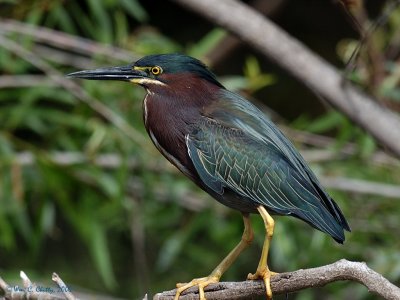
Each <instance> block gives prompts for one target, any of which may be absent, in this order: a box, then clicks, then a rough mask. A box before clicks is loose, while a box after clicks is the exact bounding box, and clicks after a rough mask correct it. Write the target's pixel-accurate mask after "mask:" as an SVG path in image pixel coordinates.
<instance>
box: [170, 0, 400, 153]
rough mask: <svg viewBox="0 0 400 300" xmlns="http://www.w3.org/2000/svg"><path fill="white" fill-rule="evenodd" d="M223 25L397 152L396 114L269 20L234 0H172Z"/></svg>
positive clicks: (399, 121)
mask: <svg viewBox="0 0 400 300" xmlns="http://www.w3.org/2000/svg"><path fill="white" fill-rule="evenodd" d="M173 1H175V2H177V3H179V4H181V5H182V6H185V7H187V8H189V9H191V10H193V11H195V12H197V13H198V14H200V15H202V16H204V17H206V18H208V19H209V20H211V21H212V22H213V23H215V24H218V25H219V26H221V27H224V28H226V29H227V30H229V31H231V32H232V33H233V34H235V35H237V36H238V37H239V38H241V39H242V40H243V41H245V42H246V43H248V44H249V45H250V46H252V47H253V48H255V49H257V50H259V51H260V52H261V53H262V54H264V55H265V56H267V57H268V58H269V59H271V60H273V61H275V63H276V64H277V65H279V66H280V67H282V68H283V69H285V70H287V71H288V72H289V73H290V74H292V75H293V76H294V77H296V78H297V79H298V80H300V81H301V82H303V83H304V84H305V85H306V86H308V87H309V88H310V89H311V90H313V91H314V92H315V93H316V94H318V95H320V96H322V97H323V98H324V99H326V100H327V101H328V102H329V103H330V104H332V105H333V106H335V107H336V108H337V109H339V110H340V111H342V112H343V113H345V114H346V115H347V116H348V117H349V118H350V119H352V120H353V121H354V122H355V123H357V124H358V125H359V126H361V127H362V128H364V129H365V130H366V131H368V132H369V133H370V134H371V135H372V136H374V137H375V138H376V139H377V140H378V141H379V142H380V143H381V144H382V145H383V146H385V147H387V148H388V149H389V150H391V151H392V152H393V153H395V154H396V155H397V156H398V157H400V130H394V128H400V118H399V116H398V115H396V114H395V113H393V112H392V111H390V110H388V109H387V108H385V107H383V106H381V105H379V104H378V103H377V102H376V101H375V100H374V99H373V98H372V97H370V96H368V95H366V94H364V93H362V92H361V91H360V90H358V89H357V88H355V87H354V86H352V85H351V84H350V83H349V82H347V81H346V80H345V79H344V78H343V76H342V75H341V73H340V72H339V71H338V70H337V69H336V68H334V67H333V66H332V65H330V64H329V63H327V62H326V61H324V60H323V59H322V58H320V57H319V56H317V55H316V54H314V53H312V52H311V51H310V50H309V49H308V48H307V47H305V46H304V45H303V44H302V43H301V42H299V41H298V40H296V39H295V38H293V37H291V36H290V35H289V34H288V33H286V32H285V31H283V30H282V29H280V28H279V27H277V26H276V25H275V24H273V23H272V22H271V21H270V20H268V19H267V18H265V17H264V16H262V15H261V14H260V13H258V12H257V11H255V10H253V9H251V8H250V7H248V6H247V5H245V4H242V3H240V2H238V1H235V0H219V1H214V0H202V1H198V0H173Z"/></svg>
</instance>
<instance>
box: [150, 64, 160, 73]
mask: <svg viewBox="0 0 400 300" xmlns="http://www.w3.org/2000/svg"><path fill="white" fill-rule="evenodd" d="M151 73H153V75H160V74H161V73H162V69H161V67H159V66H156V67H152V68H151Z"/></svg>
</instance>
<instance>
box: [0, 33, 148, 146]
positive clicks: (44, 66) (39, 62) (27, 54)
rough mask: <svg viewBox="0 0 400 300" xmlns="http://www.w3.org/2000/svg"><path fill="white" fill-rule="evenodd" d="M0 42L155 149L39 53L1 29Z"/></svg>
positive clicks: (133, 139)
mask: <svg viewBox="0 0 400 300" xmlns="http://www.w3.org/2000/svg"><path fill="white" fill-rule="evenodd" d="M0 43H1V45H2V47H3V48H5V49H8V50H9V51H10V52H13V53H15V54H16V55H18V56H20V57H21V58H22V59H24V60H25V61H27V62H29V63H31V64H32V65H33V66H35V67H36V68H38V69H39V70H41V71H42V72H43V73H45V74H46V75H47V76H48V77H49V78H50V80H52V81H53V82H54V83H55V84H57V85H59V86H62V87H63V88H65V89H66V90H68V91H69V92H70V93H71V94H73V95H75V97H76V98H77V99H79V100H80V101H82V102H84V103H86V104H87V105H88V106H89V107H90V108H92V109H93V110H94V111H95V112H97V113H98V114H100V115H101V116H103V117H104V118H105V119H107V120H108V121H109V122H110V123H112V124H113V125H114V126H115V127H117V128H119V129H120V130H121V131H122V132H123V133H124V134H126V135H127V136H128V137H129V138H130V139H131V140H132V141H133V142H135V143H138V144H140V145H142V146H143V147H144V148H147V151H149V152H151V151H154V150H153V148H150V147H149V143H148V142H147V140H145V139H144V137H143V135H142V134H140V133H138V131H137V130H136V129H135V128H133V127H132V126H131V125H130V124H129V123H128V122H127V121H126V120H124V119H123V118H122V117H121V116H120V115H119V114H117V113H115V112H114V111H112V110H111V109H110V108H109V107H108V106H106V105H104V104H103V103H102V102H100V101H98V100H97V99H95V98H93V97H91V96H90V95H89V94H88V93H87V92H86V91H85V90H84V89H82V88H81V87H80V86H79V85H78V84H77V83H75V82H74V81H72V80H69V79H67V78H65V76H64V74H62V73H61V72H59V71H58V70H56V69H55V68H54V67H52V66H51V65H50V64H49V63H47V62H46V61H45V60H43V59H42V58H40V57H39V56H38V55H36V54H35V53H33V52H32V51H29V50H28V49H26V48H24V47H22V46H20V45H19V44H18V43H17V42H14V41H13V40H11V39H9V38H7V37H6V36H5V35H3V34H1V30H0Z"/></svg>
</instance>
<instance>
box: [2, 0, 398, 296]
mask: <svg viewBox="0 0 400 300" xmlns="http://www.w3.org/2000/svg"><path fill="white" fill-rule="evenodd" d="M0 2H1V1H0ZM4 3H6V4H4ZM0 4H1V3H0ZM2 5H4V10H2V12H1V13H0V15H2V17H5V16H7V17H12V18H13V19H15V20H19V21H21V22H24V23H27V24H36V25H41V26H44V27H48V28H53V29H56V30H59V31H61V32H65V33H70V34H73V35H76V36H81V37H85V38H87V39H89V40H93V41H98V42H100V43H106V44H112V45H115V46H119V47H122V48H124V49H127V50H129V51H131V52H132V57H135V56H136V57H137V56H141V55H146V54H150V53H158V52H176V51H182V52H186V53H188V54H191V55H195V56H196V57H198V58H201V59H205V58H206V54H207V53H209V52H210V51H213V49H215V47H218V45H219V43H220V42H221V41H222V40H223V38H224V37H225V36H226V32H225V31H223V30H221V29H211V30H210V31H209V32H208V33H207V34H205V35H204V36H203V38H202V39H200V40H198V41H196V42H194V41H192V40H191V41H188V42H187V44H179V43H177V42H176V41H174V40H173V39H171V38H169V37H168V36H166V35H163V34H162V33H161V31H160V30H158V29H157V28H154V27H151V26H150V25H148V23H147V22H148V21H149V20H151V18H152V16H151V15H150V14H148V13H147V12H146V10H145V9H144V8H143V7H142V6H141V5H140V3H139V2H138V1H128V0H107V1H94V0H85V1H77V0H71V1H61V0H52V1H49V0H37V1H27V0H26V1H7V2H3V4H2ZM399 18H400V13H399V10H396V11H395V12H393V14H392V15H391V18H390V22H389V25H388V26H389V29H390V30H381V31H379V32H377V34H379V35H380V39H381V40H385V39H388V40H392V39H391V37H392V36H397V35H398V34H397V31H396V30H395V24H397V23H398V22H399ZM0 21H4V20H0ZM392 24H393V25H392ZM397 28H398V26H397ZM1 36H4V37H6V38H7V39H9V41H13V42H16V43H17V45H19V46H20V47H22V48H24V49H26V50H27V51H29V52H30V53H32V54H33V55H34V56H33V57H34V58H35V60H37V61H45V62H47V63H48V64H49V66H50V68H53V69H54V70H58V71H61V72H62V73H67V72H70V71H74V70H75V69H74V68H71V65H73V64H74V63H76V61H79V62H81V64H82V69H84V68H87V67H90V66H92V65H114V64H117V63H120V61H118V60H116V59H113V57H110V56H107V55H104V54H99V53H100V51H98V49H99V47H101V46H100V45H99V44H95V46H93V45H92V46H93V48H91V49H90V50H89V51H91V53H92V55H88V54H87V53H86V54H82V53H80V52H79V51H72V50H71V49H67V50H65V49H62V48H61V47H58V46H55V45H52V44H51V43H49V42H47V44H46V42H43V41H42V42H40V41H38V40H37V39H36V36H35V35H25V34H22V33H16V32H12V31H5V30H4V29H1V25H0V37H1ZM374 38H375V37H374ZM44 46H45V47H44ZM382 49H385V47H384V46H382ZM340 53H341V52H340V51H339V54H340ZM50 54H52V55H50ZM56 54H57V55H58V56H57V55H56ZM60 55H61V56H63V57H68V59H66V60H60V59H59V56H60ZM385 66H386V67H387V70H389V71H388V72H389V74H388V75H387V76H386V77H384V79H383V80H382V82H381V85H378V86H377V90H376V91H378V92H379V93H378V94H380V95H383V96H384V97H385V99H386V100H387V97H391V98H390V100H388V101H394V102H395V101H397V100H398V99H397V94H398V91H397V89H398V85H397V82H398V65H397V64H396V63H395V62H394V61H392V60H387V61H385ZM262 70H263V68H262V67H261V66H260V62H259V60H257V59H256V58H255V57H254V56H251V55H248V56H247V58H246V61H245V64H244V66H243V74H240V75H235V76H224V77H221V80H222V81H223V83H224V84H225V85H226V86H227V87H228V88H230V89H235V90H241V91H243V92H245V93H247V94H248V95H253V94H254V93H256V92H257V91H259V90H260V89H263V88H265V87H266V86H268V85H271V84H274V83H275V82H277V81H279V78H277V77H276V76H274V75H271V74H266V73H264V72H263V71H262ZM360 70H361V71H360ZM0 71H1V74H2V76H0V83H1V82H2V80H5V79H6V77H7V76H13V77H11V78H12V79H14V80H17V79H18V78H22V77H21V76H23V75H29V76H30V77H24V78H22V79H23V80H22V81H23V83H24V84H22V85H20V86H13V85H10V86H7V85H0V275H1V276H3V277H4V278H6V279H9V280H10V281H13V282H16V278H15V277H16V275H17V273H18V270H20V269H23V270H24V271H25V272H27V273H28V274H31V277H32V278H33V277H34V276H36V278H35V280H36V281H39V278H47V277H49V274H51V272H53V271H57V272H58V273H59V274H60V275H61V276H62V278H63V279H64V281H66V282H68V284H70V285H71V286H72V287H73V288H72V289H73V290H74V287H78V286H82V287H86V288H91V289H93V290H96V291H98V292H102V293H110V294H111V293H112V294H114V295H116V296H121V297H129V298H132V297H140V296H143V295H144V294H145V293H155V292H157V291H161V290H165V289H170V288H173V287H174V284H175V282H182V281H188V280H190V279H191V278H192V277H200V276H204V275H206V274H208V273H209V272H210V271H211V270H212V269H213V268H214V267H215V265H216V264H217V263H218V262H219V261H220V260H221V259H222V258H223V257H224V255H226V254H227V253H228V252H229V250H230V249H231V248H232V247H233V246H234V245H235V244H236V243H237V242H238V241H239V239H240V237H241V234H242V220H241V217H240V214H239V213H237V212H234V211H231V210H228V209H226V208H224V207H221V206H220V205H219V204H217V203H216V202H215V201H214V200H212V199H210V198H209V197H208V196H206V195H205V194H204V193H203V192H201V191H200V190H199V189H198V188H197V187H195V186H194V184H192V183H191V182H189V180H187V179H186V178H184V177H183V176H182V175H181V174H179V173H178V172H176V171H175V170H174V169H173V168H172V167H171V166H170V165H169V164H168V163H167V162H166V161H165V160H164V159H163V158H162V157H161V155H159V154H158V153H157V152H156V151H155V150H154V149H153V147H152V145H151V144H150V141H149V139H147V138H144V137H145V136H146V134H145V130H144V127H143V125H142V115H141V114H142V112H141V105H142V104H141V99H142V98H143V96H144V91H143V90H141V89H140V88H132V86H130V85H128V84H123V83H118V82H110V83H108V82H107V83H99V82H90V81H83V82H79V84H80V85H81V86H82V88H83V89H84V90H85V91H86V92H87V93H88V94H89V95H91V96H92V97H94V98H95V99H96V100H95V101H98V102H96V103H100V104H105V105H106V106H107V107H109V108H111V109H112V111H114V112H115V113H116V114H117V115H119V116H121V117H122V118H123V119H124V120H127V121H128V123H129V124H130V126H131V127H128V128H127V127H117V126H115V123H114V122H113V120H112V119H111V118H108V117H106V116H105V115H104V114H102V113H101V110H98V109H95V108H94V107H96V106H88V105H87V103H86V102H85V101H81V100H82V99H79V97H77V95H76V94H73V93H72V92H71V90H68V89H65V88H64V87H61V86H60V85H59V83H58V82H57V81H54V80H52V79H51V78H52V77H51V74H49V73H46V72H47V71H48V70H39V69H37V68H35V67H34V66H33V65H32V64H31V62H29V61H26V60H25V59H24V58H23V57H21V55H19V54H18V53H15V52H14V51H11V50H10V48H9V47H8V46H7V45H6V44H3V45H0ZM363 72H366V71H365V68H358V69H356V71H354V72H353V74H352V77H353V78H363V76H364V75H365V74H364V73H363ZM41 75H44V76H41ZM367 77H368V76H366V77H365V78H367ZM36 80H38V81H36ZM63 80H67V81H68V80H69V79H66V78H63ZM367 82H368V81H365V80H360V81H359V84H360V85H367ZM293 93H296V92H295V91H294V92H293ZM100 101H101V102H100ZM291 126H292V127H294V128H296V129H297V130H299V131H306V132H312V133H315V134H317V135H316V136H317V137H318V136H323V137H325V136H329V137H331V142H329V143H327V144H325V145H324V146H316V145H312V144H300V143H298V146H299V147H301V148H303V149H304V150H309V149H314V148H318V147H319V148H320V149H322V150H327V151H331V152H332V157H331V158H330V159H329V160H325V161H322V162H320V163H318V164H313V165H312V167H313V169H314V170H315V171H316V173H317V174H318V175H320V176H322V175H329V176H341V177H353V178H359V179H364V180H371V181H377V182H386V183H393V184H399V183H400V172H399V170H400V167H399V163H398V162H395V163H392V162H393V160H389V161H390V163H387V162H386V163H385V162H383V163H382V162H381V161H377V160H376V159H375V158H374V157H375V155H376V154H377V153H378V152H381V150H380V149H379V146H378V145H377V144H376V142H375V141H374V140H373V139H372V138H371V137H370V136H369V135H368V134H366V133H365V132H363V131H362V130H361V129H359V128H358V127H357V126H355V125H354V124H353V123H352V122H351V121H350V120H348V119H347V118H346V117H345V116H343V115H342V114H340V113H339V112H336V111H332V110H327V112H326V113H325V114H323V115H321V116H319V117H318V118H313V119H310V117H309V116H307V115H306V114H303V115H301V116H299V118H298V119H297V120H295V121H294V122H293V124H291ZM133 128H135V130H134V131H129V130H130V129H133ZM128 131H129V132H130V133H128ZM349 147H350V148H351V149H352V150H351V151H350V152H348V151H347V152H346V151H345V152H346V155H343V151H344V150H346V149H349ZM101 157H103V158H104V159H103V160H100V158H101ZM330 193H331V194H332V196H333V198H335V199H336V201H337V202H338V203H339V204H340V206H341V207H342V208H343V210H344V213H345V215H346V216H347V217H348V219H349V222H350V224H351V226H352V229H353V233H351V234H348V240H347V241H346V244H345V245H344V246H340V245H337V244H335V243H334V242H333V241H332V240H331V239H330V238H329V237H328V236H326V235H323V234H322V233H320V232H317V231H315V230H313V229H311V228H310V227H309V226H308V225H306V224H303V223H301V222H300V221H298V220H294V219H293V218H281V217H277V226H276V231H275V235H274V240H273V243H272V250H271V255H270V261H271V264H272V268H273V269H274V270H275V271H278V272H282V271H289V270H295V269H298V268H306V267H313V266H318V265H324V264H327V263H331V262H333V261H335V260H337V259H340V258H347V259H353V260H364V261H367V262H368V264H369V265H370V266H371V267H372V268H374V269H375V270H376V271H378V272H380V273H381V274H383V275H384V276H386V277H387V278H389V279H391V280H392V281H393V282H397V283H399V282H400V264H399V261H400V259H399V256H400V252H399V249H400V241H399V239H398V230H399V228H400V219H399V217H398V216H399V213H400V202H399V201H398V200H399V199H396V200H393V199H390V198H384V197H381V196H376V195H363V194H358V193H349V192H344V191H340V190H333V189H332V190H330ZM252 221H253V224H254V227H255V231H256V239H255V243H254V245H253V246H252V247H251V248H250V249H248V250H246V252H245V253H244V254H243V255H242V256H241V257H240V258H239V260H238V261H237V262H236V263H235V264H234V265H233V267H232V268H231V269H230V270H229V271H228V272H227V274H226V276H224V280H243V279H244V278H245V277H246V275H247V273H249V272H252V271H254V269H255V267H256V265H257V262H258V259H259V255H260V253H261V251H260V250H261V246H262V242H263V237H264V233H263V230H264V229H263V224H262V221H261V220H260V218H258V217H257V216H253V217H252ZM349 295H351V299H373V297H371V296H370V295H368V293H367V290H366V289H365V288H363V287H360V286H358V285H357V284H355V283H337V284H333V285H330V286H328V287H326V288H324V289H323V290H315V289H310V290H307V291H302V292H301V293H298V295H297V296H291V299H294V298H295V299H302V300H303V299H347V298H348V297H349ZM277 298H278V299H279V297H277Z"/></svg>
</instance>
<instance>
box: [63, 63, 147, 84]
mask: <svg viewBox="0 0 400 300" xmlns="http://www.w3.org/2000/svg"><path fill="white" fill-rule="evenodd" d="M67 77H74V78H82V79H90V80H121V81H132V80H134V79H140V78H147V73H146V72H144V71H141V70H136V69H134V68H133V66H132V65H127V66H120V67H110V68H100V69H94V70H83V71H78V72H73V73H70V74H67Z"/></svg>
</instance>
